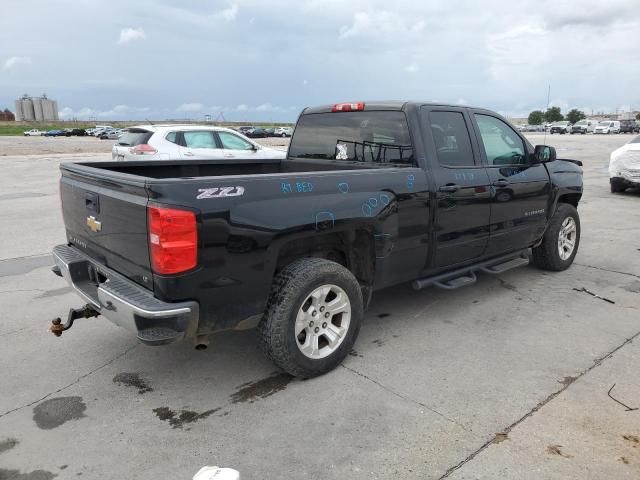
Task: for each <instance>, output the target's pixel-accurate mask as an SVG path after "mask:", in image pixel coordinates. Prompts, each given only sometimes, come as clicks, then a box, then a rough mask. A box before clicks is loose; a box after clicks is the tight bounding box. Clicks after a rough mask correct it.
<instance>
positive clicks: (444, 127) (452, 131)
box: [429, 112, 475, 167]
mask: <svg viewBox="0 0 640 480" xmlns="http://www.w3.org/2000/svg"><path fill="white" fill-rule="evenodd" d="M429 123H430V125H431V135H432V136H433V142H434V144H435V147H436V155H437V156H438V162H439V163H440V165H443V166H447V167H472V166H474V164H475V162H474V159H473V150H472V148H471V138H470V137H469V131H468V130H467V125H466V123H465V121H464V116H463V115H462V113H460V112H431V113H429Z"/></svg>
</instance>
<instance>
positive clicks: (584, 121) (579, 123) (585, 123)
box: [576, 120, 587, 125]
mask: <svg viewBox="0 0 640 480" xmlns="http://www.w3.org/2000/svg"><path fill="white" fill-rule="evenodd" d="M576 125H587V121H586V120H580V121H579V122H578V123H576Z"/></svg>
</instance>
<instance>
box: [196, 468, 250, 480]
mask: <svg viewBox="0 0 640 480" xmlns="http://www.w3.org/2000/svg"><path fill="white" fill-rule="evenodd" d="M193 480H240V472H238V471H237V470H234V469H233V468H218V467H202V468H201V469H200V470H198V473H196V474H195V475H194V476H193Z"/></svg>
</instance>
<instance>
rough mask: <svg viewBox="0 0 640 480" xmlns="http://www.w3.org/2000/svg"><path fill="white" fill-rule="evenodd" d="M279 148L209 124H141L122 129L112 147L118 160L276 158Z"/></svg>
mask: <svg viewBox="0 0 640 480" xmlns="http://www.w3.org/2000/svg"><path fill="white" fill-rule="evenodd" d="M286 155H287V153H286V152H285V151H282V150H275V149H272V148H267V147H263V146H262V145H260V144H258V143H256V142H254V141H253V140H250V139H249V138H247V137H245V136H244V135H242V134H240V133H238V132H236V131H234V130H231V129H228V128H222V127H212V126H209V125H206V126H205V125H140V126H137V127H130V128H127V129H126V130H124V133H123V134H122V135H121V136H120V138H118V142H117V143H116V144H115V145H114V146H113V148H112V149H111V157H112V158H113V159H114V160H116V161H121V160H224V159H233V158H242V159H256V160H270V159H272V160H278V159H284V158H286Z"/></svg>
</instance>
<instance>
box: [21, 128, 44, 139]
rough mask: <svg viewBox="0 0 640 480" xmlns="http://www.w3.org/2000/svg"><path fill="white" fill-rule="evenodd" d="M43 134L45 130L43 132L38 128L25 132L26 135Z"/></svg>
mask: <svg viewBox="0 0 640 480" xmlns="http://www.w3.org/2000/svg"><path fill="white" fill-rule="evenodd" d="M41 135H44V132H41V131H40V130H38V129H37V128H32V129H31V130H27V131H26V132H24V136H25V137H39V136H41Z"/></svg>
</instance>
